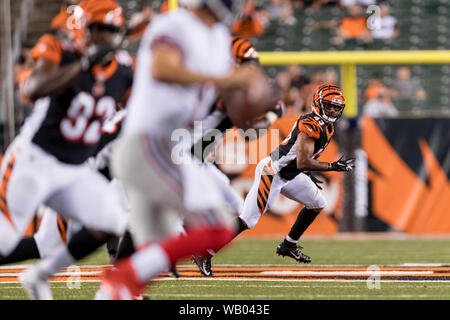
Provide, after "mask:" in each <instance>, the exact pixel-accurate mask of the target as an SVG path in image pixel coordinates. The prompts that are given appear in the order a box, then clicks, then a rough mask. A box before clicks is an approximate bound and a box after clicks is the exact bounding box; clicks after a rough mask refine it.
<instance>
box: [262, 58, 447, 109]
mask: <svg viewBox="0 0 450 320" xmlns="http://www.w3.org/2000/svg"><path fill="white" fill-rule="evenodd" d="M258 55H259V59H260V61H261V64H262V65H265V66H269V65H272V66H273V65H287V64H299V65H330V64H337V65H340V66H341V67H340V72H341V86H342V91H343V92H344V95H345V100H346V108H345V109H344V114H345V115H346V116H347V117H355V116H356V115H357V114H358V90H357V86H356V65H358V64H372V65H373V64H449V63H450V50H417V51H407V50H396V51H387V50H386V51H308V52H306V51H301V52H293V51H287V52H258Z"/></svg>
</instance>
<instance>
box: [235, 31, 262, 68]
mask: <svg viewBox="0 0 450 320" xmlns="http://www.w3.org/2000/svg"><path fill="white" fill-rule="evenodd" d="M231 53H232V55H233V58H234V60H235V61H236V63H237V64H243V63H247V62H252V63H256V64H258V65H259V58H258V52H256V50H255V48H254V47H253V45H252V44H251V42H250V41H248V40H247V39H246V38H243V37H240V36H232V37H231Z"/></svg>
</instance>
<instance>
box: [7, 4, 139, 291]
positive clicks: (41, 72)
mask: <svg viewBox="0 0 450 320" xmlns="http://www.w3.org/2000/svg"><path fill="white" fill-rule="evenodd" d="M80 7H81V8H83V14H84V16H85V18H86V26H85V27H86V29H84V36H83V39H84V40H85V41H86V42H85V43H86V45H87V47H86V51H85V53H84V54H81V53H80V52H79V51H76V50H73V48H71V49H65V48H64V47H62V46H61V43H60V42H58V41H56V40H55V39H54V38H51V37H46V40H45V41H42V42H41V43H40V46H39V48H38V49H37V50H38V51H40V52H42V57H40V58H39V59H37V61H36V65H35V68H34V70H33V72H32V74H31V76H30V78H29V79H28V81H27V82H26V84H25V88H24V92H25V94H26V95H27V96H28V97H29V98H30V99H31V100H33V101H36V103H35V106H34V109H33V113H32V115H31V116H30V117H29V118H28V119H27V121H26V123H25V125H24V127H23V128H22V130H21V133H20V135H19V137H18V138H16V140H15V141H14V142H13V143H12V144H11V145H10V146H9V148H8V150H7V157H5V159H7V161H5V162H4V163H3V164H2V179H3V180H2V181H3V182H2V183H3V186H2V192H3V193H4V197H3V198H2V203H1V205H2V206H1V211H2V213H3V214H2V215H0V228H1V229H2V232H1V233H0V243H1V246H0V251H1V253H2V254H3V255H7V254H8V253H10V252H11V251H12V250H13V249H14V248H15V246H16V245H17V243H18V241H19V240H20V236H21V234H22V233H23V230H24V228H25V227H26V225H27V223H28V221H29V220H30V219H31V218H32V216H33V214H34V213H35V212H36V209H37V207H38V206H39V205H41V204H45V205H47V206H48V207H50V208H52V209H54V210H55V211H57V212H58V213H59V214H60V215H61V216H62V217H64V218H70V219H71V220H73V221H76V222H78V223H80V225H81V226H82V228H81V230H80V231H78V232H77V233H75V234H74V235H73V236H72V237H71V239H70V240H69V241H68V243H67V247H65V246H63V247H60V248H59V249H58V251H57V252H55V253H54V254H53V255H52V256H49V257H48V258H46V259H43V260H41V261H40V262H39V263H38V264H37V265H35V266H33V267H31V268H30V269H28V270H27V271H26V272H25V273H24V274H23V275H22V276H21V282H22V284H23V286H24V287H25V289H26V290H27V292H28V294H29V295H30V297H31V298H33V299H51V298H52V294H51V290H50V288H49V286H48V279H49V278H51V277H52V275H53V274H54V273H56V272H57V271H59V270H60V269H61V268H63V267H66V266H68V265H70V264H72V263H73V262H74V261H76V260H79V259H81V258H83V257H85V256H86V255H88V254H90V253H91V252H93V251H94V250H95V249H97V248H98V247H100V246H101V245H102V244H104V243H105V242H106V241H107V240H108V239H110V238H111V237H112V236H114V235H115V236H120V235H122V234H123V232H124V231H125V228H126V226H127V217H126V213H125V212H124V210H123V208H122V207H121V205H120V204H119V203H118V200H117V197H116V196H115V195H114V194H112V193H111V192H110V190H109V186H108V181H107V180H106V179H105V178H104V177H103V176H101V175H100V174H99V173H98V172H97V171H95V170H93V169H92V168H91V167H90V166H89V165H88V164H87V162H86V160H87V159H88V158H89V157H90V156H91V155H92V154H94V153H95V151H96V146H97V144H98V143H99V140H100V138H101V130H100V128H101V126H102V123H103V121H104V119H105V118H107V117H109V116H111V115H112V114H113V113H114V112H115V110H116V107H117V105H118V104H120V103H122V101H123V99H124V98H125V97H126V94H127V91H128V89H129V88H130V87H131V84H132V71H131V70H130V66H124V65H123V64H122V63H120V62H119V61H118V60H117V59H116V56H115V55H114V54H113V53H114V52H115V50H116V49H117V48H118V46H119V45H120V43H121V41H122V34H123V33H122V28H123V26H124V17H123V15H122V8H121V7H120V6H119V5H117V3H115V2H114V1H112V0H103V1H92V0H91V1H88V0H87V1H83V2H82V3H80Z"/></svg>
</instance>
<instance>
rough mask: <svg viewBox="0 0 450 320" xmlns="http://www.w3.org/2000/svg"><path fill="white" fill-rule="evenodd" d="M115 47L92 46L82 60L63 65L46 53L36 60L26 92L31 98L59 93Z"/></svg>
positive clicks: (25, 88) (25, 86)
mask: <svg viewBox="0 0 450 320" xmlns="http://www.w3.org/2000/svg"><path fill="white" fill-rule="evenodd" d="M113 50H114V48H112V47H110V46H107V45H100V46H95V47H92V49H91V51H90V53H89V54H88V55H86V56H83V57H82V58H81V59H80V60H77V61H74V62H72V63H68V64H66V65H63V66H61V65H60V64H59V63H58V62H56V61H57V60H58V59H57V60H56V61H55V59H49V58H48V57H47V56H46V55H43V58H39V59H37V61H36V65H35V67H34V68H33V71H32V73H31V75H30V77H29V78H28V80H27V82H26V83H25V85H24V94H25V95H26V96H27V97H29V98H30V99H31V100H33V101H34V100H37V99H39V98H42V97H46V96H49V95H51V94H54V93H57V92H59V91H61V90H63V89H65V88H67V87H68V86H69V84H70V83H72V82H73V81H74V80H75V79H76V78H78V77H79V76H80V75H81V73H83V72H86V71H88V70H90V68H91V67H92V66H93V65H95V64H97V63H98V62H99V61H101V59H103V58H104V57H105V55H107V54H108V53H110V52H111V51H113Z"/></svg>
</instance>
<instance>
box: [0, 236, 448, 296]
mask: <svg viewBox="0 0 450 320" xmlns="http://www.w3.org/2000/svg"><path fill="white" fill-rule="evenodd" d="M278 243H279V240H271V239H253V238H242V239H238V240H236V241H235V242H233V243H232V244H231V245H230V246H229V247H227V248H226V249H224V250H223V251H222V252H220V253H219V254H218V255H217V256H216V257H215V258H214V259H213V271H214V266H216V267H218V266H219V265H294V266H297V265H298V264H297V263H295V261H293V260H291V259H288V258H282V257H279V256H277V255H276V254H275V248H276V245H277V244H278ZM301 245H302V246H304V252H305V253H306V254H308V255H310V256H311V257H312V259H313V261H312V264H311V265H308V266H311V267H313V266H315V265H340V266H342V265H363V266H369V265H378V266H386V265H400V264H405V263H416V264H418V263H420V264H447V265H450V239H435V240H431V239H414V240H411V239H408V240H335V239H306V240H304V241H302V243H301ZM29 262H30V261H28V263H29ZM108 263H109V262H108V258H107V254H106V250H105V249H104V248H101V249H99V250H98V251H97V252H96V253H95V254H93V255H92V256H90V257H88V258H86V259H84V260H83V261H81V262H80V263H79V264H80V265H103V264H108ZM180 264H181V265H189V264H191V265H192V263H191V262H190V261H188V260H187V261H183V262H181V263H180ZM302 266H305V265H302ZM204 279H205V278H200V279H198V280H197V279H195V280H183V279H182V278H180V279H171V280H161V281H155V282H154V284H153V285H152V286H151V287H150V288H149V289H148V290H147V294H148V295H149V296H150V298H151V299H154V300H160V299H162V300H177V299H182V300H190V299H193V300H216V299H218V300H234V299H258V300H278V299H283V300H310V299H326V300H339V299H345V300H363V299H383V300H386V299H387V300H395V299H407V300H411V299H420V300H425V299H433V300H439V299H446V300H447V299H450V281H448V282H445V281H442V282H438V281H437V282H419V281H402V282H381V283H380V286H379V288H378V289H377V288H374V289H369V288H368V286H367V283H366V281H359V282H356V281H351V282H336V281H323V282H318V281H256V280H242V281H240V280H233V281H229V280H212V279H214V278H212V279H211V278H208V279H207V280H204ZM51 287H52V288H53V292H54V298H55V299H71V300H78V299H81V300H87V299H92V298H93V296H94V294H95V292H96V290H97V288H98V282H85V283H81V284H80V286H79V287H76V286H75V287H72V288H69V286H68V285H67V284H66V283H52V284H51ZM0 298H1V299H5V300H10V299H12V300H17V299H27V296H26V293H25V291H24V290H23V289H22V288H21V286H20V284H17V283H3V284H0Z"/></svg>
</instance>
